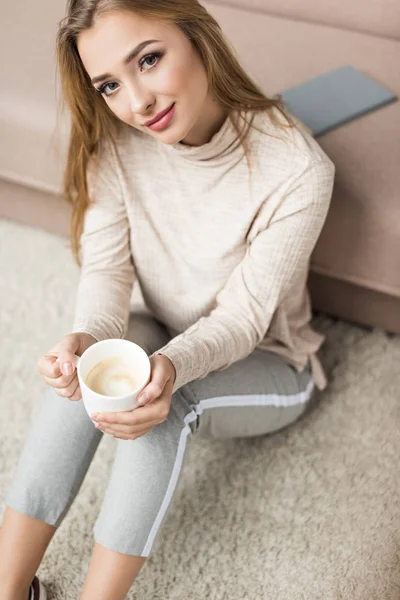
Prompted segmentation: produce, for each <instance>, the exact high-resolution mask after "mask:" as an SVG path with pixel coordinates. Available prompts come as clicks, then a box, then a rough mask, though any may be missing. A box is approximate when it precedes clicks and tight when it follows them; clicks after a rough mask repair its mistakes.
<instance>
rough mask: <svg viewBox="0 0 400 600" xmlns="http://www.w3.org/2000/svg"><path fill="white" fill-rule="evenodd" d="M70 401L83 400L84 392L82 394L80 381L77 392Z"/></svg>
mask: <svg viewBox="0 0 400 600" xmlns="http://www.w3.org/2000/svg"><path fill="white" fill-rule="evenodd" d="M70 400H82V392H81V387H80V385H79V381H78V385H77V386H76V390H75V392H74V393H73V395H72V396H71V397H70Z"/></svg>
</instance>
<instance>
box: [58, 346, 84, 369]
mask: <svg viewBox="0 0 400 600" xmlns="http://www.w3.org/2000/svg"><path fill="white" fill-rule="evenodd" d="M78 347H79V345H78V344H77V342H76V338H75V337H71V338H66V340H65V341H64V342H63V344H62V346H61V348H60V354H59V356H58V362H59V363H60V368H61V372H62V373H63V375H72V374H73V373H74V372H75V368H76V359H75V352H76V351H77V349H78Z"/></svg>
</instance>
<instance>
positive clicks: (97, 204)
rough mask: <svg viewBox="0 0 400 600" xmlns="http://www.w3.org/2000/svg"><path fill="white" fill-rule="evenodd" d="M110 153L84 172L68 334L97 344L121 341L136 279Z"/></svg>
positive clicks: (127, 224) (128, 230)
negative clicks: (84, 203) (84, 200)
mask: <svg viewBox="0 0 400 600" xmlns="http://www.w3.org/2000/svg"><path fill="white" fill-rule="evenodd" d="M113 157H114V154H113V153H112V149H111V148H110V151H109V152H108V153H107V155H106V154H103V156H102V158H101V160H99V161H96V165H95V164H94V161H92V162H91V163H90V165H89V168H88V172H87V183H88V192H89V197H90V200H91V203H90V205H89V207H88V209H87V211H86V213H85V218H84V228H83V233H82V236H81V261H82V269H81V274H80V280H79V284H78V290H77V297H76V306H75V318H74V324H73V329H72V331H73V332H87V333H89V334H91V335H92V336H93V337H94V338H95V339H96V340H97V341H100V340H103V339H107V338H122V337H124V335H125V333H126V330H127V324H128V320H129V311H130V298H131V293H132V288H133V284H134V282H135V279H136V275H135V270H134V265H133V260H132V255H131V248H130V227H129V220H128V216H127V212H126V206H125V202H124V198H123V192H122V188H121V184H120V180H119V177H118V170H117V166H116V161H115V160H113Z"/></svg>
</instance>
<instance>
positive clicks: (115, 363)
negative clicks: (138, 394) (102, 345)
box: [85, 356, 138, 396]
mask: <svg viewBox="0 0 400 600" xmlns="http://www.w3.org/2000/svg"><path fill="white" fill-rule="evenodd" d="M131 370H132V368H131V367H130V366H129V364H127V362H126V361H125V360H124V359H123V358H122V357H119V356H115V357H111V358H106V359H105V360H102V361H100V362H99V363H97V364H96V365H94V367H92V368H91V369H90V371H89V374H88V376H87V377H86V380H85V383H86V385H87V386H88V387H89V388H90V389H91V390H93V391H94V392H97V393H98V394H101V395H102V396H126V395H127V394H130V393H131V392H133V391H134V390H135V389H136V388H137V387H138V383H137V381H136V379H135V378H134V376H133V375H132V373H131Z"/></svg>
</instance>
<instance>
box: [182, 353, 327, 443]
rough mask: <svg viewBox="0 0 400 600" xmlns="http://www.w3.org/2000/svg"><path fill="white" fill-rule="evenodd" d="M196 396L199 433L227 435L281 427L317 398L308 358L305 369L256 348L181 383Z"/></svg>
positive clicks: (256, 432)
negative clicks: (190, 380)
mask: <svg viewBox="0 0 400 600" xmlns="http://www.w3.org/2000/svg"><path fill="white" fill-rule="evenodd" d="M188 390H190V391H191V394H192V395H193V396H194V397H195V399H196V404H195V406H194V409H195V411H196V414H197V416H198V427H197V429H196V435H200V436H201V437H206V438H214V439H227V438H237V437H252V436H257V435H265V434H269V433H272V432H274V431H278V430H279V429H282V428H283V427H286V426H287V425H290V424H291V423H293V422H294V421H296V420H297V419H298V418H299V417H300V416H301V415H302V414H304V412H306V410H307V409H308V407H309V406H310V404H311V403H312V402H313V401H314V392H315V386H314V381H313V378H312V375H311V367H310V364H308V365H307V366H306V367H305V369H304V370H303V372H302V373H298V372H297V371H296V369H295V368H294V367H293V366H291V365H290V364H289V363H287V362H286V361H285V360H284V359H282V358H281V357H280V356H278V355H277V354H274V353H272V352H266V351H263V350H258V349H256V350H254V351H253V352H252V353H251V354H250V355H249V356H248V357H246V358H244V359H243V360H240V361H237V362H235V363H233V364H232V365H230V367H228V368H227V369H224V370H222V371H214V372H212V373H210V374H209V375H208V376H207V377H205V378H204V379H200V380H196V381H192V382H190V383H189V384H187V385H186V386H184V387H183V388H182V391H184V393H185V394H186V395H187V394H188Z"/></svg>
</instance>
